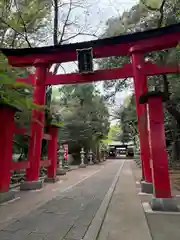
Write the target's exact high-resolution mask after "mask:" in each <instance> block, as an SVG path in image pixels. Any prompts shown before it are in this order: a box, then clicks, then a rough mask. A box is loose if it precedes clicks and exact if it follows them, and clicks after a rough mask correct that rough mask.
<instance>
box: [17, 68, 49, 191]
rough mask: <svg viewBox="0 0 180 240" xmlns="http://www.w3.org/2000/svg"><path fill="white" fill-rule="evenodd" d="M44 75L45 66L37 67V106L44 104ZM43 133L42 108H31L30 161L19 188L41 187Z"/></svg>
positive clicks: (33, 188)
mask: <svg viewBox="0 0 180 240" xmlns="http://www.w3.org/2000/svg"><path fill="white" fill-rule="evenodd" d="M46 76H47V67H46V66H44V65H41V66H39V67H37V71H36V82H35V88H34V96H33V99H34V103H35V104H37V105H39V106H44V105H45V96H46V87H45V80H46ZM43 134H44V110H43V109H40V110H37V109H33V110H32V119H31V134H30V143H29V151H28V161H29V163H30V168H28V169H27V172H26V181H25V182H24V183H22V184H21V187H20V189H21V190H35V189H40V188H42V187H43V181H42V180H39V173H40V158H41V149H42V139H43Z"/></svg>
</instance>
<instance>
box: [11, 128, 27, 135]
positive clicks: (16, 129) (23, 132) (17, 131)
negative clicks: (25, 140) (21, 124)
mask: <svg viewBox="0 0 180 240" xmlns="http://www.w3.org/2000/svg"><path fill="white" fill-rule="evenodd" d="M14 133H15V134H22V135H28V133H27V130H26V129H25V128H17V127H15V129H14Z"/></svg>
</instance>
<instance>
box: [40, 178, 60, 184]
mask: <svg viewBox="0 0 180 240" xmlns="http://www.w3.org/2000/svg"><path fill="white" fill-rule="evenodd" d="M58 181H59V178H57V177H55V178H48V177H47V178H45V179H44V182H46V183H56V182H58Z"/></svg>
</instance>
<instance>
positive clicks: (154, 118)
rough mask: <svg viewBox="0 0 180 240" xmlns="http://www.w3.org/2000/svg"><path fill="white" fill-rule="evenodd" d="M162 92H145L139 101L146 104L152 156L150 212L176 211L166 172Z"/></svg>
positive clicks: (166, 160)
mask: <svg viewBox="0 0 180 240" xmlns="http://www.w3.org/2000/svg"><path fill="white" fill-rule="evenodd" d="M163 99H165V96H164V93H162V92H147V93H145V94H144V95H142V96H141V97H140V99H139V102H140V104H145V103H148V108H149V127H150V144H151V156H152V179H153V189H154V192H153V195H154V196H153V198H152V202H151V207H152V210H156V211H178V207H177V204H176V202H175V200H174V199H173V198H172V196H171V186H170V178H169V172H168V155H167V152H166V141H165V131H164V113H163V105H162V101H163Z"/></svg>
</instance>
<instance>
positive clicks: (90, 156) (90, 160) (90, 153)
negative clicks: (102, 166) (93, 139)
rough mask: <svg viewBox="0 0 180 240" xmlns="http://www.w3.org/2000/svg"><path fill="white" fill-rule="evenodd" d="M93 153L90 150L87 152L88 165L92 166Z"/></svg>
mask: <svg viewBox="0 0 180 240" xmlns="http://www.w3.org/2000/svg"><path fill="white" fill-rule="evenodd" d="M92 160H93V152H92V150H91V149H90V151H89V165H94V163H93V161H92Z"/></svg>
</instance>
